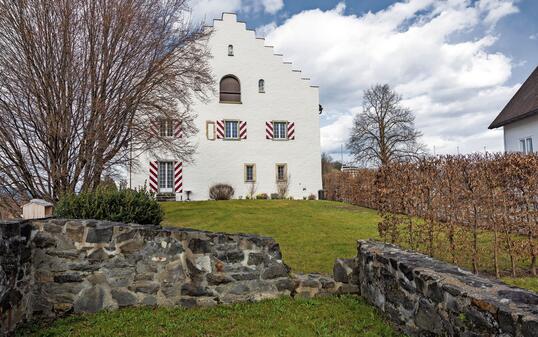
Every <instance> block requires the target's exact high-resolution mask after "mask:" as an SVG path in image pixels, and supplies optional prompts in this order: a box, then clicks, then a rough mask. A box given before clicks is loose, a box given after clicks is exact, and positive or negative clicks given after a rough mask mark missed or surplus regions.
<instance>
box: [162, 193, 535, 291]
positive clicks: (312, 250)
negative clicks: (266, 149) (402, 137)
mask: <svg viewBox="0 0 538 337" xmlns="http://www.w3.org/2000/svg"><path fill="white" fill-rule="evenodd" d="M163 207H164V209H165V213H166V218H165V223H164V225H165V226H181V227H192V228H196V229H203V230H210V231H222V232H243V233H255V234H261V235H266V236H271V237H273V238H274V239H275V240H276V241H277V242H278V243H280V247H281V249H282V252H283V254H284V260H285V262H286V263H288V264H289V265H290V266H291V267H292V269H293V270H295V271H301V272H324V273H331V272H332V266H333V263H334V259H335V258H337V257H352V256H355V255H356V244H355V241H356V240H358V239H368V238H377V237H378V233H377V223H378V221H379V217H378V216H377V214H376V212H375V211H374V210H370V209H364V208H360V207H356V206H352V205H347V204H342V203H336V202H330V201H294V200H233V201H225V202H222V201H221V202H218V201H203V202H192V203H165V204H163ZM491 240H492V238H491V235H490V234H488V233H484V234H481V235H480V246H481V247H480V251H481V252H483V253H484V256H485V257H484V258H483V259H481V260H482V261H481V264H482V265H485V266H486V268H487V270H489V271H490V272H491V271H492V268H493V267H492V265H491V261H489V260H488V258H486V257H489V256H491V244H490V241H491ZM438 243H439V245H440V247H438V249H436V251H437V252H444V254H441V256H438V257H439V258H442V259H447V260H450V256H449V254H448V248H447V247H445V246H446V243H447V242H446V240H440V241H438ZM469 247H470V245H469ZM469 253H470V251H462V252H461V257H462V260H464V261H470V256H468V254H469ZM463 257H464V258H463ZM500 260H501V264H502V267H503V269H507V268H508V266H509V260H508V257H507V256H501V257H500ZM526 264H527V263H526V262H525V261H522V262H521V263H520V265H521V268H526ZM464 267H466V268H470V265H468V264H467V265H464ZM503 280H504V281H505V282H507V283H509V284H513V285H517V286H520V287H524V288H528V289H532V290H534V291H537V292H538V278H536V277H534V278H533V277H528V278H517V279H511V278H503Z"/></svg>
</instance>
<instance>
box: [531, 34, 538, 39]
mask: <svg viewBox="0 0 538 337" xmlns="http://www.w3.org/2000/svg"><path fill="white" fill-rule="evenodd" d="M529 39H531V40H538V33H536V34H532V35H531V36H529Z"/></svg>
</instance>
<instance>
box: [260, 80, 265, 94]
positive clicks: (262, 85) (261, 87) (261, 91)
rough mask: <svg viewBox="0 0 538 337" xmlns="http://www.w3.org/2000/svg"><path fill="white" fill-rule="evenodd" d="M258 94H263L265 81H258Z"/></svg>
mask: <svg viewBox="0 0 538 337" xmlns="http://www.w3.org/2000/svg"><path fill="white" fill-rule="evenodd" d="M258 92H260V93H264V92H265V80H263V79H262V80H259V81H258Z"/></svg>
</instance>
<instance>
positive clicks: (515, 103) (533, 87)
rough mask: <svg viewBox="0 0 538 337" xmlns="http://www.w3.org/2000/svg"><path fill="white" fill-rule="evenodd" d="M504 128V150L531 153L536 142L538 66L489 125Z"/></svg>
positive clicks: (537, 126) (537, 125)
mask: <svg viewBox="0 0 538 337" xmlns="http://www.w3.org/2000/svg"><path fill="white" fill-rule="evenodd" d="M499 127H503V128H504V150H505V151H506V152H523V153H527V154H528V153H533V152H534V151H535V146H537V142H538V67H537V68H536V69H535V70H534V72H533V73H532V74H531V76H530V77H529V78H528V79H527V80H526V81H525V83H523V85H522V86H521V88H520V89H519V90H518V92H517V93H516V94H515V95H514V97H512V99H511V100H510V102H508V104H507V105H506V107H504V109H503V110H502V111H501V113H500V114H499V116H497V118H495V120H494V121H493V123H491V125H490V126H489V128H490V129H496V128H499Z"/></svg>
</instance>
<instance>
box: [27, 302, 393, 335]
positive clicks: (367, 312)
mask: <svg viewBox="0 0 538 337" xmlns="http://www.w3.org/2000/svg"><path fill="white" fill-rule="evenodd" d="M379 317H380V316H379V315H378V314H377V312H376V311H375V309H373V308H372V307H371V306H369V305H367V304H365V302H364V301H362V300H361V299H360V298H357V297H351V296H343V297H327V298H320V299H313V300H292V299H289V298H283V299H277V300H270V301H263V302H259V303H244V304H236V305H231V306H219V307H213V308H197V309H181V308H174V309H151V308H131V309H124V310H119V311H114V312H100V313H97V314H93V315H82V316H72V317H68V318H64V319H60V320H58V321H56V322H55V323H54V324H53V325H52V326H51V327H48V328H42V327H39V326H34V327H30V328H27V329H25V330H21V331H19V333H18V335H19V336H35V337H38V336H41V337H45V336H58V337H62V336H70V337H86V336H88V337H89V336H92V337H97V336H103V337H109V336H129V337H131V336H181V337H188V336H204V337H213V336H214V337H217V336H218V337H232V336H238V337H239V336H250V337H271V336H275V337H276V336H293V337H303V336H304V337H306V336H318V337H321V336H334V337H337V336H372V337H374V336H387V337H389V336H400V335H399V334H397V333H395V332H394V329H393V328H392V327H391V326H390V325H389V324H388V323H387V322H385V321H383V320H382V319H380V318H379Z"/></svg>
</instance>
